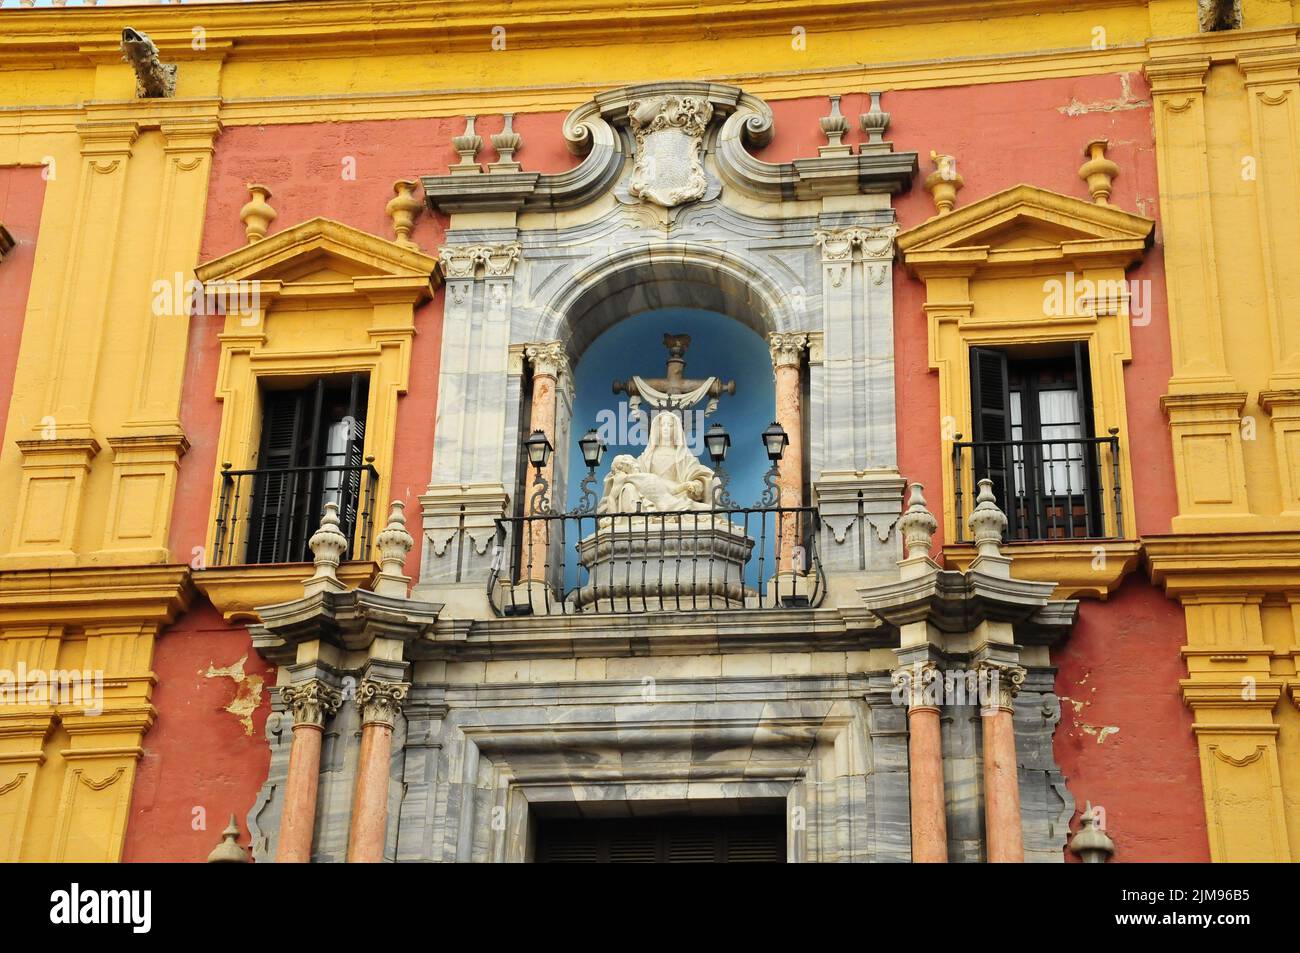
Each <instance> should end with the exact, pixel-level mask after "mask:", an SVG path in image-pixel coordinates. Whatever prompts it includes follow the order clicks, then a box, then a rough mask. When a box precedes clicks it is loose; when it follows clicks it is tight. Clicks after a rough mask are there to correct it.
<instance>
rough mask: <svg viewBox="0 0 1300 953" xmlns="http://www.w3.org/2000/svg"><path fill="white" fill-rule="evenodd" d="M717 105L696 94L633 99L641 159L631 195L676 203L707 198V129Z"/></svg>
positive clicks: (632, 123)
mask: <svg viewBox="0 0 1300 953" xmlns="http://www.w3.org/2000/svg"><path fill="white" fill-rule="evenodd" d="M712 118H713V107H712V106H711V105H709V103H708V101H707V100H704V99H701V98H699V97H696V96H674V95H668V96H656V97H654V98H651V99H646V100H634V101H633V102H631V103H629V104H628V119H629V124H630V127H631V130H632V136H633V138H634V139H635V140H636V149H637V151H636V159H635V164H634V166H633V170H632V182H631V184H630V185H629V186H628V194H629V195H631V196H632V197H633V198H637V199H640V200H641V201H644V202H653V203H654V204H656V205H661V206H663V207H664V208H673V207H674V206H677V205H682V204H683V203H686V202H693V201H696V200H697V199H701V198H703V197H704V193H705V191H706V190H707V189H708V179H707V178H706V177H705V175H704V155H703V153H704V134H705V132H707V131H708V128H709V121H710V120H711V119H712Z"/></svg>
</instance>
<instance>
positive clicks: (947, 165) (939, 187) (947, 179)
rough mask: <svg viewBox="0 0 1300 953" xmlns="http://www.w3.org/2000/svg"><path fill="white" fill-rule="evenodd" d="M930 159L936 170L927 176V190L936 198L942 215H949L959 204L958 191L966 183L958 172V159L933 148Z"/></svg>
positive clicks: (936, 205) (935, 204)
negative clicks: (940, 153) (941, 153)
mask: <svg viewBox="0 0 1300 953" xmlns="http://www.w3.org/2000/svg"><path fill="white" fill-rule="evenodd" d="M930 161H931V162H932V163H934V171H933V172H931V173H930V174H929V175H928V176H926V177H925V190H926V191H927V192H929V193H930V197H931V198H932V199H934V207H935V209H936V210H937V211H938V213H939V214H940V215H947V214H948V213H949V212H951V211H952V209H953V206H954V205H956V204H957V191H958V190H959V189H960V188H961V187H962V186H963V185H965V184H966V181H965V179H963V178H962V177H961V176H960V175H958V173H957V160H956V158H955V157H953V156H949V155H939V153H937V152H934V151H933V150H931V152H930Z"/></svg>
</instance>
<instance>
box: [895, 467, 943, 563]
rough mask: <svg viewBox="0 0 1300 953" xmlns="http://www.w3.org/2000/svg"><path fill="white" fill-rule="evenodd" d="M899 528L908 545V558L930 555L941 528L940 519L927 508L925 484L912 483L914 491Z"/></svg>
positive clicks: (899, 522) (909, 498)
mask: <svg viewBox="0 0 1300 953" xmlns="http://www.w3.org/2000/svg"><path fill="white" fill-rule="evenodd" d="M898 529H899V532H901V533H902V534H903V542H904V543H905V544H906V545H907V558H909V559H911V558H913V557H916V556H929V555H930V547H931V546H933V545H934V534H935V532H936V531H937V530H938V529H939V521H938V520H936V519H935V518H934V514H933V513H931V512H930V511H929V510H928V509H927V508H926V505H925V486H924V485H923V484H921V483H913V484H912V492H911V495H910V496H909V497H908V500H907V512H906V513H904V514H903V517H902V519H900V520H899V521H898Z"/></svg>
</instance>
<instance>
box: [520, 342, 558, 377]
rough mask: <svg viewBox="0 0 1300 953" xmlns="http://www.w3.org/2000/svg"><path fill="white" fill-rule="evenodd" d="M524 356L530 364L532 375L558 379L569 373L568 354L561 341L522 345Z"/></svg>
mask: <svg viewBox="0 0 1300 953" xmlns="http://www.w3.org/2000/svg"><path fill="white" fill-rule="evenodd" d="M524 357H526V358H528V363H529V364H531V365H532V368H533V375H534V376H546V377H552V378H555V379H556V380H559V378H561V377H567V376H568V375H569V355H568V353H567V352H566V351H565V349H564V344H563V342H561V341H548V342H546V343H545V344H528V345H526V346H525V347H524Z"/></svg>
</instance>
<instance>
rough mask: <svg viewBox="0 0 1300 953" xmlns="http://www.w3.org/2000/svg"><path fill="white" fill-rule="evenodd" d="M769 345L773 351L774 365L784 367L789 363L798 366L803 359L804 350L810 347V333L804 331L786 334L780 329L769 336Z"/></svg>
mask: <svg viewBox="0 0 1300 953" xmlns="http://www.w3.org/2000/svg"><path fill="white" fill-rule="evenodd" d="M767 345H768V347H769V348H770V349H771V351H772V366H773V367H784V366H786V365H789V364H793V365H794V366H795V367H798V366H799V363H800V362H801V361H802V360H803V352H804V351H805V350H806V349H807V347H808V335H807V334H804V333H802V332H795V333H789V334H785V333H781V332H779V331H778V332H776V333H773V334H769V335H768V336H767Z"/></svg>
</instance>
